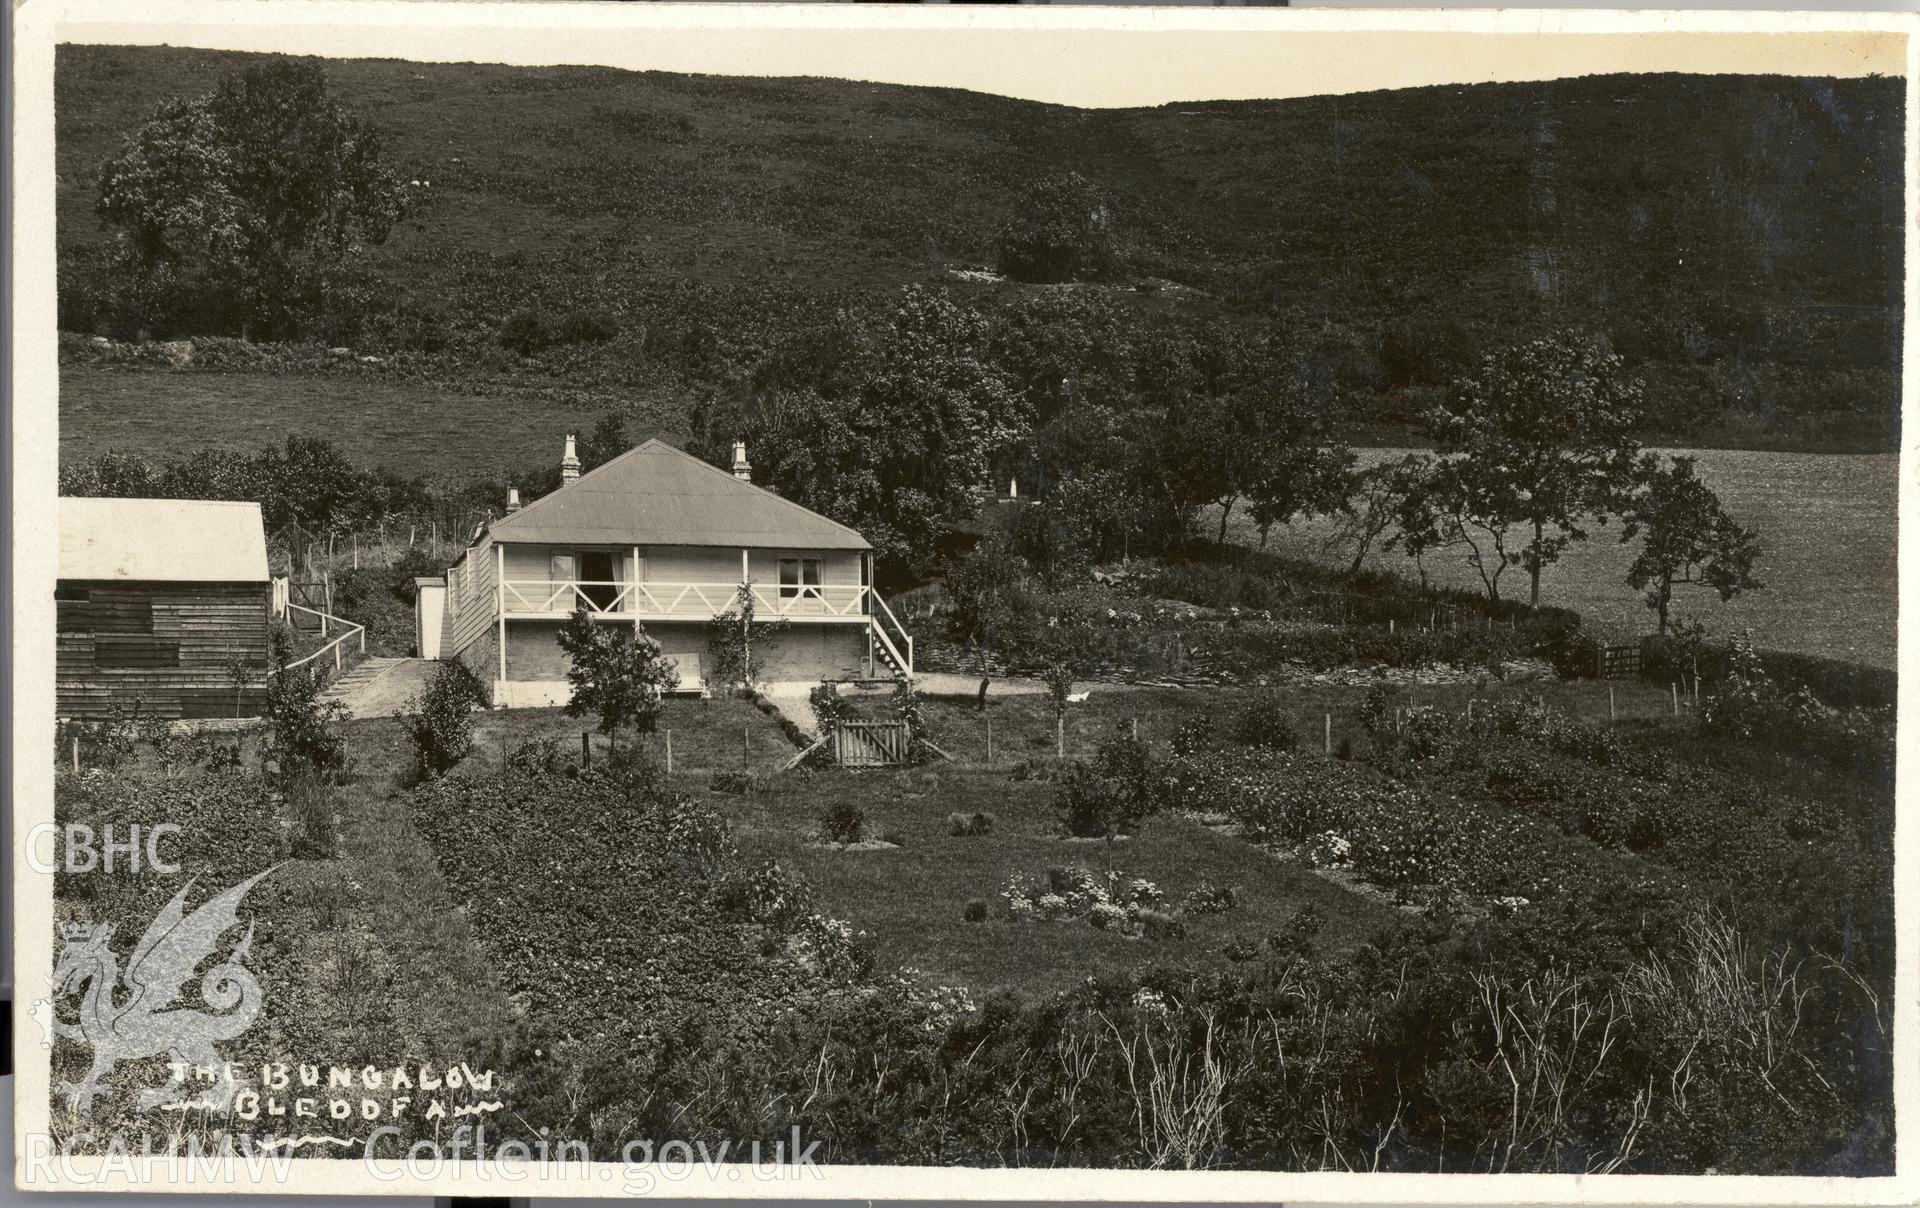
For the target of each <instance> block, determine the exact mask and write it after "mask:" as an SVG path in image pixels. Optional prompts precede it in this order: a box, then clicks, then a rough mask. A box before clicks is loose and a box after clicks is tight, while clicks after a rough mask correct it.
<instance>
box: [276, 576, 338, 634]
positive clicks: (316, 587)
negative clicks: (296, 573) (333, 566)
mask: <svg viewBox="0 0 1920 1208" xmlns="http://www.w3.org/2000/svg"><path fill="white" fill-rule="evenodd" d="M287 603H289V604H295V605H298V606H299V607H298V608H294V609H291V610H289V611H288V613H287V623H288V624H289V625H292V626H293V627H294V628H295V629H319V628H320V618H319V617H317V616H315V615H314V614H315V613H321V612H326V613H330V612H332V611H333V591H332V590H331V584H329V583H328V582H327V581H326V580H325V579H308V580H304V581H303V580H300V579H289V580H288V581H287ZM302 609H307V610H309V611H304V612H303V611H301V610H302Z"/></svg>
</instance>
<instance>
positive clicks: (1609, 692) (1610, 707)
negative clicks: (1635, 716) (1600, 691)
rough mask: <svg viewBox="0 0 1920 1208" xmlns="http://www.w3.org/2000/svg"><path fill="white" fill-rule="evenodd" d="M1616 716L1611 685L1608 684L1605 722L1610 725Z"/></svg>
mask: <svg viewBox="0 0 1920 1208" xmlns="http://www.w3.org/2000/svg"><path fill="white" fill-rule="evenodd" d="M1617 717H1618V714H1616V713H1615V712H1614V709H1613V685H1612V684H1608V685H1607V724H1608V725H1612V724H1613V723H1614V721H1615V720H1616V719H1617Z"/></svg>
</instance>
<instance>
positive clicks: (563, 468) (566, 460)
mask: <svg viewBox="0 0 1920 1208" xmlns="http://www.w3.org/2000/svg"><path fill="white" fill-rule="evenodd" d="M578 477H580V455H579V454H578V453H576V452H574V449H573V433H571V432H569V433H567V451H566V452H565V453H563V454H561V455H560V485H561V486H566V485H567V484H568V483H570V482H572V481H573V480H574V479H576V478H578Z"/></svg>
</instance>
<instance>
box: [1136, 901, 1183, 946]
mask: <svg viewBox="0 0 1920 1208" xmlns="http://www.w3.org/2000/svg"><path fill="white" fill-rule="evenodd" d="M1138 918H1139V920H1140V931H1141V934H1142V935H1144V936H1146V938H1148V939H1150V940H1177V939H1182V938H1184V937H1185V936H1186V934H1187V925H1186V924H1185V923H1184V922H1182V921H1181V920H1180V916H1178V915H1173V914H1168V913H1167V912H1166V911H1164V910H1154V909H1151V908H1148V909H1143V910H1141V911H1140V912H1139V915H1138Z"/></svg>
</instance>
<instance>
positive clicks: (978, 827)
mask: <svg viewBox="0 0 1920 1208" xmlns="http://www.w3.org/2000/svg"><path fill="white" fill-rule="evenodd" d="M993 823H994V817H993V815H992V814H989V813H986V812H984V811H981V810H975V811H974V812H973V813H971V814H962V813H953V814H948V815H947V833H948V834H949V835H952V836H953V837H954V838H956V839H966V838H972V837H974V836H976V835H991V834H992V833H993Z"/></svg>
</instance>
